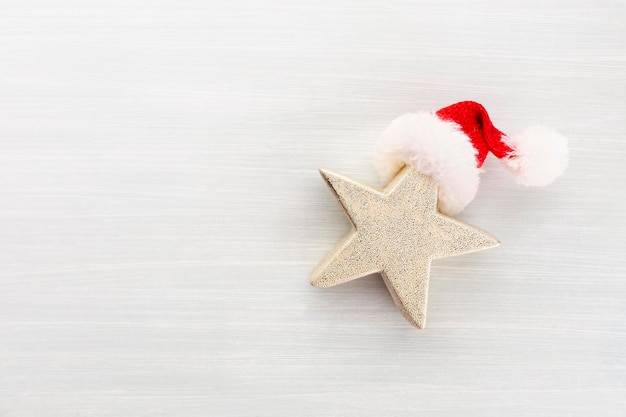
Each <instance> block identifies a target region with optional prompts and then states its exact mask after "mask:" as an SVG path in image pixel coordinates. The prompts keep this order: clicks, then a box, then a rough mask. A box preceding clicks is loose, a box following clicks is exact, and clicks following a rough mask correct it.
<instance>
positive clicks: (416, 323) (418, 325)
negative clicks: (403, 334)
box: [412, 319, 426, 330]
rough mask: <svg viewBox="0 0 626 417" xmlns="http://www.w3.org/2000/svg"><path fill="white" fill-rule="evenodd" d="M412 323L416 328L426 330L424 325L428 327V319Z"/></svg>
mask: <svg viewBox="0 0 626 417" xmlns="http://www.w3.org/2000/svg"><path fill="white" fill-rule="evenodd" d="M412 324H413V326H414V327H415V328H416V329H418V330H424V327H426V319H422V320H418V321H416V322H414V323H412Z"/></svg>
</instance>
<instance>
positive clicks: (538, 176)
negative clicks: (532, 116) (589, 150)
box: [500, 126, 569, 187]
mask: <svg viewBox="0 0 626 417" xmlns="http://www.w3.org/2000/svg"><path fill="white" fill-rule="evenodd" d="M502 141H503V142H504V143H505V144H506V145H507V146H509V147H510V148H511V149H513V153H511V155H509V156H508V157H504V158H501V159H500V160H501V161H502V163H503V164H504V166H505V167H506V168H507V169H508V170H509V171H511V173H512V174H513V176H514V177H515V179H516V180H517V182H518V183H519V184H522V185H531V186H540V187H541V186H545V185H548V184H550V183H551V182H553V181H554V180H555V179H556V178H557V177H559V176H560V175H561V174H562V173H563V172H564V171H565V168H567V164H568V161H569V152H568V148H567V139H566V138H565V136H563V135H561V134H560V133H558V132H556V131H554V130H551V129H548V128H546V127H543V126H531V127H528V128H526V129H525V130H524V131H522V132H521V133H519V134H517V135H515V136H510V137H509V136H503V137H502Z"/></svg>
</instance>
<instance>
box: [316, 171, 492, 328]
mask: <svg viewBox="0 0 626 417" xmlns="http://www.w3.org/2000/svg"><path fill="white" fill-rule="evenodd" d="M320 173H321V174H322V177H324V179H325V180H326V182H327V183H328V185H329V187H330V188H331V190H332V191H333V192H334V194H335V196H336V197H337V199H338V200H339V202H340V203H341V205H342V206H343V208H344V210H345V211H346V213H347V215H348V217H350V220H351V221H352V224H353V229H352V231H351V232H350V233H349V234H348V235H347V236H346V237H345V238H344V239H343V240H342V241H341V242H339V244H337V246H336V247H335V249H334V250H333V251H332V252H331V253H329V254H328V256H327V257H326V258H324V260H322V262H320V264H319V265H318V266H317V268H316V269H315V270H314V271H313V274H312V276H311V284H313V285H314V286H316V287H330V286H333V285H337V284H341V283H344V282H348V281H351V280H353V279H357V278H361V277H364V276H367V275H370V274H373V273H380V274H381V275H382V277H383V279H384V281H385V284H386V285H387V288H388V289H389V292H390V293H391V295H392V297H393V299H394V301H395V303H396V305H397V306H398V309H400V311H401V312H402V314H403V315H404V316H405V317H406V319H407V320H408V321H409V322H411V324H412V325H414V326H416V327H418V328H420V329H421V328H423V327H424V325H425V322H426V301H427V296H428V278H429V275H430V262H431V261H432V260H433V259H436V258H443V257H446V256H454V255H461V254H464V253H469V252H475V251H478V250H482V249H488V248H492V247H494V246H497V245H498V244H499V243H500V242H499V241H498V239H497V238H495V237H494V236H492V235H491V234H489V233H487V232H485V231H483V230H480V229H478V228H476V227H473V226H470V225H468V224H465V223H463V222H460V221H458V220H456V219H453V218H451V217H448V216H445V215H443V214H441V213H439V212H438V211H437V186H436V185H435V184H434V183H433V181H432V180H431V179H430V177H427V176H425V175H423V174H420V173H419V172H417V171H415V170H414V169H412V168H410V167H405V168H404V169H403V170H402V171H400V173H399V174H398V175H397V176H396V178H395V179H394V180H393V181H392V183H391V184H389V186H388V187H387V188H385V189H384V190H381V189H378V188H374V187H371V186H368V185H365V184H361V183H359V182H357V181H354V180H352V179H349V178H346V177H343V176H341V175H338V174H334V173H332V172H330V171H326V170H320Z"/></svg>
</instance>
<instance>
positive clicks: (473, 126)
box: [374, 101, 568, 215]
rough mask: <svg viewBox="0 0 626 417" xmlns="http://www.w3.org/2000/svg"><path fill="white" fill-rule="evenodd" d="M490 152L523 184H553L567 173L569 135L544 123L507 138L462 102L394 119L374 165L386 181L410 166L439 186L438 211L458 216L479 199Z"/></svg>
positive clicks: (475, 108) (478, 107)
mask: <svg viewBox="0 0 626 417" xmlns="http://www.w3.org/2000/svg"><path fill="white" fill-rule="evenodd" d="M489 152H491V153H492V154H493V155H494V156H496V157H497V158H498V159H499V160H500V161H501V162H502V163H503V165H504V166H505V167H506V168H507V169H508V170H509V171H510V172H511V173H512V174H513V176H514V177H515V179H516V180H517V182H518V183H520V184H523V185H532V186H544V185H548V184H550V183H551V182H552V181H554V180H555V179H556V178H557V177H558V176H559V175H561V174H562V173H563V171H565V168H566V167H567V162H568V150H567V139H566V138H565V137H564V136H562V135H561V134H560V133H557V132H555V131H553V130H550V129H548V128H545V127H542V126H532V127H529V128H527V129H525V130H524V131H522V132H521V133H520V134H518V135H513V136H507V135H505V134H504V133H502V132H501V131H499V130H498V129H496V128H495V126H494V125H493V124H492V123H491V120H490V119H489V115H488V114H487V111H486V110H485V108H484V107H483V106H482V105H480V104H479V103H476V102H474V101H462V102H460V103H456V104H453V105H451V106H448V107H444V108H443V109H440V110H438V111H437V112H435V113H431V112H419V113H406V114H404V115H402V116H400V117H398V118H397V119H396V120H394V121H393V122H391V124H390V125H389V127H387V129H386V130H385V131H384V132H383V134H382V136H381V138H380V140H379V141H378V143H377V144H376V154H375V159H374V163H375V167H376V170H377V171H378V174H379V176H380V179H381V182H382V183H383V185H387V184H388V183H389V182H391V180H392V179H393V178H394V177H395V175H396V174H397V173H398V171H400V169H402V167H403V166H404V165H406V164H408V165H411V166H412V167H414V168H415V169H417V170H418V171H420V172H422V173H424V174H426V175H429V176H431V177H432V178H433V180H434V181H435V183H437V185H438V186H439V210H440V211H441V212H442V213H444V214H449V215H452V214H456V213H458V212H460V211H461V210H463V209H464V208H465V206H467V204H469V202H470V201H472V200H473V199H474V196H475V195H476V192H477V191H478V184H479V173H480V167H481V166H482V165H483V163H484V162H485V159H486V158H487V154H488V153H489Z"/></svg>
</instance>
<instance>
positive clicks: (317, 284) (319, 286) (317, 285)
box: [309, 277, 324, 288]
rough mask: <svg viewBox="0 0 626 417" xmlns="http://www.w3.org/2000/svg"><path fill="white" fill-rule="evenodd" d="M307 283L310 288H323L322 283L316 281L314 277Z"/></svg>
mask: <svg viewBox="0 0 626 417" xmlns="http://www.w3.org/2000/svg"><path fill="white" fill-rule="evenodd" d="M309 283H310V284H311V286H313V287H316V288H322V287H324V285H323V284H322V282H321V281H320V280H319V279H317V278H316V277H311V278H310V279H309Z"/></svg>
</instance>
